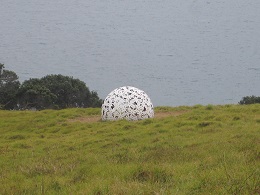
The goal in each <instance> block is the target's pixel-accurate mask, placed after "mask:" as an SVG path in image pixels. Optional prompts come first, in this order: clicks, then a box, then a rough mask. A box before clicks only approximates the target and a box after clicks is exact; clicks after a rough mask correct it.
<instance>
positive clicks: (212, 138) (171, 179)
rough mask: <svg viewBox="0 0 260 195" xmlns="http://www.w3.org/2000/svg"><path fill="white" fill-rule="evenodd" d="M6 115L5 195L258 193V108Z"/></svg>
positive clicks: (2, 131)
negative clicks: (142, 115) (121, 116)
mask: <svg viewBox="0 0 260 195" xmlns="http://www.w3.org/2000/svg"><path fill="white" fill-rule="evenodd" d="M155 113H156V118H154V119H147V120H143V121H137V122H129V121H116V122H102V121H100V120H99V115H100V109H66V110H59V111H55V110H44V111H37V112H33V111H0V194H178V195H179V194H192V195H193V194H259V193H260V155H259V148H260V104H255V105H243V106H241V105H224V106H211V105H209V106H200V105H198V106H194V107H176V108H170V107H158V108H156V110H155Z"/></svg>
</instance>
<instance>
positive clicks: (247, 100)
mask: <svg viewBox="0 0 260 195" xmlns="http://www.w3.org/2000/svg"><path fill="white" fill-rule="evenodd" d="M238 103H239V104H257V103H260V97H256V96H254V95H252V96H245V97H243V98H242V100H241V101H240V102H238Z"/></svg>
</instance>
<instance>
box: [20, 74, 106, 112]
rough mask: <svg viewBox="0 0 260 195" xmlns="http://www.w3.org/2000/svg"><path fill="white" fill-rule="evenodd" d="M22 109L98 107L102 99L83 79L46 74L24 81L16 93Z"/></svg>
mask: <svg viewBox="0 0 260 195" xmlns="http://www.w3.org/2000/svg"><path fill="white" fill-rule="evenodd" d="M18 97H19V104H20V106H21V107H22V108H23V109H28V108H32V107H34V108H36V109H46V108H59V109H62V108H72V107H82V108H86V107H100V106H101V104H102V100H101V99H100V98H99V97H98V95H97V93H96V92H93V91H92V92H90V91H89V89H88V87H87V86H86V84H85V83H84V82H83V81H80V80H79V79H74V78H73V77H69V76H63V75H60V74H59V75H47V76H45V77H43V78H41V79H30V80H28V81H25V82H24V83H23V84H22V85H21V87H20V89H19V93H18Z"/></svg>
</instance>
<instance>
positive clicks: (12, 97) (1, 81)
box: [0, 63, 20, 109]
mask: <svg viewBox="0 0 260 195" xmlns="http://www.w3.org/2000/svg"><path fill="white" fill-rule="evenodd" d="M4 68H5V67H4V64H1V63H0V107H1V108H3V109H14V108H15V107H16V104H17V99H16V95H17V91H18V89H19V87H20V82H19V81H18V76H17V74H16V73H15V72H13V71H10V70H4Z"/></svg>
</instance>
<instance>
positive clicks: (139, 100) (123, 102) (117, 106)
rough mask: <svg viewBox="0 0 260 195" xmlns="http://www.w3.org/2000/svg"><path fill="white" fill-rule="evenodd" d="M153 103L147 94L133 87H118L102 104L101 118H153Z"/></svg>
mask: <svg viewBox="0 0 260 195" xmlns="http://www.w3.org/2000/svg"><path fill="white" fill-rule="evenodd" d="M153 117H154V110H153V104H152V102H151V100H150V98H149V97H148V95H147V94H146V93H145V92H144V91H142V90H140V89H137V88H135V87H131V86H124V87H119V88H117V89H115V90H113V91H112V92H110V93H109V94H108V96H107V97H106V99H105V100H104V103H103V104H102V120H119V119H126V120H142V119H146V118H153Z"/></svg>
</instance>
